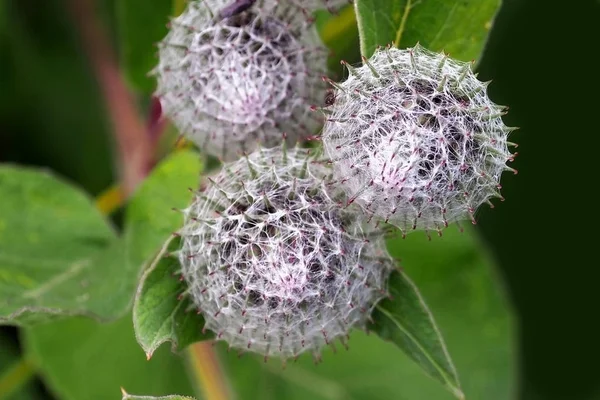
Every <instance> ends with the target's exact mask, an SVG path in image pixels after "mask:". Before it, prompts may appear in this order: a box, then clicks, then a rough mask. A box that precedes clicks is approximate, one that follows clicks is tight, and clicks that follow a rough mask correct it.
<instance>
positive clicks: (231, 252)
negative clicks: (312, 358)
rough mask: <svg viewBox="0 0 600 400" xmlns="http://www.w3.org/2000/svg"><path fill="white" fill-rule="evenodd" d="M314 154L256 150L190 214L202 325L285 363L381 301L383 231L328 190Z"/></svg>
mask: <svg viewBox="0 0 600 400" xmlns="http://www.w3.org/2000/svg"><path fill="white" fill-rule="evenodd" d="M329 174H330V171H329V169H328V168H327V167H325V166H324V165H323V164H315V163H313V161H312V158H311V156H310V153H309V150H306V149H300V148H294V149H290V150H289V151H282V149H281V148H279V147H278V148H274V149H269V150H258V151H257V152H254V153H252V154H250V155H249V156H247V158H244V159H240V160H238V161H236V162H233V163H230V164H226V165H225V166H224V168H223V169H222V170H221V171H220V172H219V173H218V174H217V175H216V176H215V177H214V178H213V180H211V182H210V183H209V184H208V187H207V188H206V189H205V190H204V191H201V192H198V193H197V194H196V197H195V200H194V201H193V204H192V205H191V206H190V207H189V208H187V209H186V210H185V224H184V227H183V228H182V229H181V231H180V234H181V236H182V242H183V245H182V249H181V252H180V255H179V257H180V262H181V265H182V274H183V276H184V278H185V281H186V282H187V285H188V293H189V295H190V296H191V298H192V300H193V302H194V304H195V305H196V306H197V307H198V308H199V309H200V310H201V312H202V313H203V315H204V317H205V320H206V328H208V329H210V330H212V331H214V332H215V333H216V334H217V337H218V338H220V339H223V340H225V341H226V342H227V343H228V344H229V345H230V346H231V347H234V348H238V349H242V350H250V351H254V352H258V353H261V354H265V355H279V356H281V357H283V358H286V357H290V356H296V355H298V354H299V353H301V352H303V351H305V350H308V349H310V350H311V351H312V352H313V353H314V354H318V352H319V349H320V348H321V347H322V346H324V345H325V344H327V343H330V342H331V341H333V340H334V339H336V338H340V339H341V340H344V338H345V336H346V335H347V334H348V332H349V331H350V329H351V328H352V327H354V326H358V327H362V326H364V323H365V321H366V318H367V317H368V315H369V314H370V311H371V309H372V307H373V305H374V304H375V303H376V302H377V301H378V300H379V299H380V298H382V297H383V296H384V295H385V281H386V279H387V276H388V275H389V272H390V271H391V269H392V267H393V263H392V261H391V260H390V258H389V256H388V255H387V253H386V250H385V246H384V243H383V240H382V237H381V233H380V232H375V231H373V230H372V228H370V227H368V226H365V227H361V225H360V224H359V223H358V222H357V218H356V217H355V216H354V215H352V214H350V212H349V211H348V210H347V209H342V208H341V207H339V204H338V203H337V202H336V201H334V200H333V199H332V198H331V197H330V195H329V193H328V189H327V185H326V179H327V176H328V175H329Z"/></svg>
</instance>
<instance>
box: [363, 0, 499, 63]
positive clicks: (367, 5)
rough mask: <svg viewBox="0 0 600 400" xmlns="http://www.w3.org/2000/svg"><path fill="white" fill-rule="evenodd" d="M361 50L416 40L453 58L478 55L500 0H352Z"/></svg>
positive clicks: (403, 45) (409, 44)
mask: <svg viewBox="0 0 600 400" xmlns="http://www.w3.org/2000/svg"><path fill="white" fill-rule="evenodd" d="M354 5H355V8H356V15H357V22H358V29H359V33H360V48H361V53H362V55H363V56H365V57H367V58H368V57H370V56H371V55H372V54H373V52H374V51H375V49H376V47H377V46H387V45H388V44H391V43H395V45H396V46H398V47H400V48H406V47H412V46H414V45H415V44H416V43H417V42H419V43H421V45H423V46H424V47H426V48H428V49H429V50H432V51H441V50H444V51H446V52H447V53H449V54H450V56H452V57H453V58H456V59H461V60H472V59H475V58H477V57H479V55H480V54H481V52H482V50H483V47H484V45H485V41H486V38H487V35H488V32H489V30H490V28H491V26H492V23H493V21H494V16H495V14H496V11H497V10H498V7H499V6H500V0H456V1H446V0H355V1H354Z"/></svg>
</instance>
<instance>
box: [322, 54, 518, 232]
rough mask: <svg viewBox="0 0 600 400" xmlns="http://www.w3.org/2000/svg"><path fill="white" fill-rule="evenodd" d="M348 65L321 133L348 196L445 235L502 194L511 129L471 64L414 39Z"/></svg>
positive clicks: (404, 223) (409, 226)
mask: <svg viewBox="0 0 600 400" xmlns="http://www.w3.org/2000/svg"><path fill="white" fill-rule="evenodd" d="M348 67H349V71H350V75H349V77H348V79H347V80H346V81H345V82H343V83H340V84H335V86H336V87H337V89H335V91H334V97H333V100H332V101H333V104H330V105H329V106H328V107H327V108H326V110H325V111H326V113H327V118H328V119H327V122H326V124H325V127H324V129H323V133H322V139H323V145H324V149H325V153H326V155H327V156H328V157H329V158H330V160H331V163H332V164H333V168H334V171H335V174H334V176H335V179H336V182H337V187H338V189H340V190H342V191H343V192H345V194H346V196H347V199H348V200H347V201H348V203H354V202H356V203H357V204H359V205H360V206H362V207H363V209H364V211H365V212H366V213H367V214H369V215H371V216H372V217H376V218H378V219H382V220H385V221H388V222H389V223H390V224H393V225H395V226H397V227H398V228H400V229H401V230H402V231H403V232H408V231H411V230H415V229H423V230H437V231H438V232H441V229H443V228H444V227H445V226H447V225H448V224H449V223H451V222H455V221H459V220H462V219H471V220H472V221H473V223H475V219H474V213H475V211H476V209H477V208H478V207H479V206H480V205H481V204H482V203H484V202H488V203H489V200H490V199H491V198H493V197H498V198H502V197H501V195H500V193H499V189H500V185H499V181H500V176H501V175H502V172H503V171H506V170H512V171H514V172H516V171H515V170H513V169H512V168H509V167H508V166H507V165H506V163H507V161H511V160H512V158H513V157H514V155H513V154H511V153H510V152H509V150H508V147H507V145H508V142H507V136H508V134H509V132H510V131H511V129H510V128H508V127H507V126H505V125H504V123H503V121H502V117H501V116H502V115H503V113H504V107H501V106H498V105H496V104H495V103H494V102H492V101H491V100H490V99H489V97H488V95H487V91H486V88H487V84H486V83H484V82H481V81H479V80H478V79H477V78H476V76H475V75H474V74H473V72H472V71H471V64H470V63H465V62H461V61H457V60H454V59H451V58H449V57H448V56H446V55H444V54H439V53H434V52H430V51H428V50H426V49H424V48H423V47H421V46H418V45H417V46H416V47H414V48H409V49H405V50H399V49H395V48H386V49H379V50H378V51H377V52H376V53H375V54H374V55H373V56H372V58H371V59H370V60H368V61H367V62H366V63H365V64H364V65H363V66H361V67H359V68H352V67H350V66H348ZM490 204H491V203H490Z"/></svg>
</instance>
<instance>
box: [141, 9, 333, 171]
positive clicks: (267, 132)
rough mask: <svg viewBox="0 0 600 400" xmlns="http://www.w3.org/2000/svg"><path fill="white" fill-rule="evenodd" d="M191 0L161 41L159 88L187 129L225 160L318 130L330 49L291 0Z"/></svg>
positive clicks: (180, 126)
mask: <svg viewBox="0 0 600 400" xmlns="http://www.w3.org/2000/svg"><path fill="white" fill-rule="evenodd" d="M231 3H232V0H202V1H191V2H189V3H188V5H187V8H186V10H185V11H184V12H183V14H181V15H180V16H179V17H177V18H175V19H173V20H172V21H171V24H170V27H171V28H170V31H169V33H168V34H167V36H166V37H165V38H164V39H163V41H162V42H160V43H159V45H158V47H159V51H158V56H159V64H158V66H157V67H156V68H155V69H154V70H153V74H154V75H155V76H156V78H157V90H156V95H157V97H158V98H159V99H160V102H161V105H162V108H163V110H164V113H165V115H166V116H167V117H169V118H170V119H171V121H172V122H173V123H174V124H175V126H176V127H177V128H178V130H179V131H180V132H181V134H182V135H183V136H184V137H186V138H187V139H189V140H190V141H192V142H193V143H195V144H196V145H198V146H199V147H200V148H202V149H203V150H204V151H205V152H207V153H208V154H211V155H214V156H216V157H219V158H221V159H223V160H225V161H231V160H234V159H236V158H238V157H239V156H240V155H241V154H242V153H244V152H251V151H252V150H254V149H255V148H256V147H257V145H258V143H260V144H261V145H262V146H265V147H272V146H275V145H278V144H280V143H281V140H282V135H281V132H285V133H286V134H287V136H286V137H287V140H288V143H290V144H291V143H295V142H296V141H297V140H299V139H303V138H306V137H308V136H311V135H314V134H315V133H317V132H318V130H319V128H320V127H321V126H322V124H323V119H322V118H321V117H320V116H318V115H316V114H315V113H313V112H311V109H310V108H311V105H313V104H321V103H323V99H324V97H325V92H326V84H325V83H324V82H323V80H322V76H323V75H324V74H325V73H326V71H327V57H328V50H327V49H326V48H325V47H324V46H323V44H322V43H321V40H320V38H319V36H318V35H317V32H316V29H315V27H314V26H312V25H311V24H310V23H308V21H307V18H308V17H306V16H305V13H304V12H302V10H301V9H300V8H299V6H297V5H295V4H294V3H292V2H291V1H290V0H277V1H276V0H259V1H258V2H257V3H256V4H254V5H252V6H251V7H250V8H248V9H247V10H244V11H242V12H239V13H236V14H234V15H231V16H229V17H226V18H221V16H220V12H221V11H222V10H223V9H224V8H225V7H227V6H229V5H230V4H231Z"/></svg>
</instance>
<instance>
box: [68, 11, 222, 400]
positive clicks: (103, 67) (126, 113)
mask: <svg viewBox="0 0 600 400" xmlns="http://www.w3.org/2000/svg"><path fill="white" fill-rule="evenodd" d="M175 4H176V10H174V11H175V13H177V14H178V13H180V12H181V11H182V10H183V7H184V4H185V3H184V2H183V1H181V0H178V1H176V2H175ZM68 5H69V10H70V12H71V16H72V18H73V21H74V23H75V26H76V27H77V28H78V30H79V33H80V35H81V38H82V42H83V45H84V49H85V51H86V52H87V55H88V58H89V59H90V62H91V64H92V67H93V69H94V72H95V74H96V77H97V79H98V82H99V83H100V88H101V90H102V92H103V95H104V100H105V103H106V107H107V109H108V111H109V114H110V117H111V119H112V123H113V128H114V129H113V133H114V136H115V139H116V142H117V148H118V152H119V156H120V161H121V174H122V177H121V186H115V187H113V188H111V190H109V191H108V192H107V193H106V194H105V195H104V196H102V197H100V198H99V199H98V201H97V205H98V208H99V209H100V210H101V211H103V212H104V213H107V214H108V213H111V212H112V211H114V210H116V209H117V208H118V207H119V206H120V205H122V204H123V202H124V201H125V200H126V199H127V198H128V197H129V196H130V195H131V193H132V192H133V191H134V189H135V187H136V186H137V185H138V184H139V183H140V182H141V181H142V180H143V179H144V178H145V177H146V175H147V174H148V172H149V171H150V168H151V167H152V158H153V152H154V149H153V147H154V146H153V145H152V143H156V142H157V140H156V135H157V132H156V130H157V129H158V130H162V127H160V126H159V127H158V128H156V124H154V123H152V122H156V121H159V119H160V116H158V118H157V116H156V115H153V114H155V113H154V112H152V113H151V116H150V119H151V121H150V122H151V123H150V124H149V125H148V126H147V127H146V126H145V125H144V123H143V122H142V121H141V120H140V118H139V116H138V113H137V110H136V107H135V105H134V102H133V100H132V98H131V94H130V93H129V92H128V91H127V88H126V86H125V84H124V83H123V81H122V79H121V74H120V72H119V67H118V64H117V61H116V58H115V56H114V54H113V52H112V49H111V48H110V46H109V42H108V40H107V36H106V34H105V32H104V30H103V29H102V27H101V25H100V24H99V23H98V21H97V20H96V17H95V15H94V3H93V0H69V1H68ZM153 106H156V107H158V110H152V111H157V112H158V113H160V103H157V100H155V99H154V100H153ZM163 126H164V125H163ZM188 354H189V357H190V361H191V365H192V368H193V370H194V372H195V373H194V375H195V378H197V379H198V381H199V383H200V384H201V385H202V387H203V391H204V393H205V398H206V399H207V400H227V399H228V396H227V391H226V385H225V383H224V382H225V381H224V379H223V377H222V372H221V370H220V368H219V365H218V361H217V357H216V354H215V352H214V350H213V349H212V346H210V345H209V344H207V343H203V342H201V343H196V344H194V345H192V346H190V347H189V350H188Z"/></svg>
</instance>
